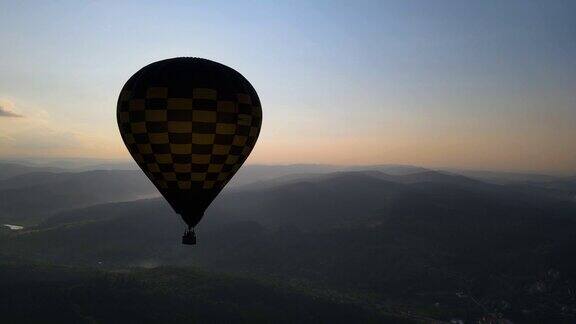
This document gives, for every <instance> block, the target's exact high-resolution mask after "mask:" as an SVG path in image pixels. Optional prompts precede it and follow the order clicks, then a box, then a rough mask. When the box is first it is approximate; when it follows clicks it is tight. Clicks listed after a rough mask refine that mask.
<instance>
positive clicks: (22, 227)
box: [4, 224, 24, 231]
mask: <svg viewBox="0 0 576 324" xmlns="http://www.w3.org/2000/svg"><path fill="white" fill-rule="evenodd" d="M4 226H6V227H8V228H9V229H11V230H13V231H19V230H22V229H24V226H20V225H10V224H4Z"/></svg>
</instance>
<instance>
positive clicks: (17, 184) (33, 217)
mask: <svg viewBox="0 0 576 324" xmlns="http://www.w3.org/2000/svg"><path fill="white" fill-rule="evenodd" d="M157 195H158V193H157V190H156V188H154V186H153V185H152V183H151V182H150V181H149V180H148V179H147V178H146V177H145V176H143V175H142V174H141V172H139V171H120V170H98V171H86V172H78V173H70V172H61V173H46V172H34V173H28V174H22V175H17V176H13V177H10V178H8V179H4V180H2V181H0V221H3V222H8V223H9V222H16V223H17V224H34V223H37V222H38V221H41V220H43V219H46V218H48V217H50V216H51V215H52V214H54V213H55V212H58V211H62V210H67V209H73V208H78V207H84V206H90V205H95V204H100V203H105V202H111V201H124V200H134V199H139V198H143V197H147V196H157Z"/></svg>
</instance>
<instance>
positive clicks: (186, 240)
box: [182, 231, 196, 245]
mask: <svg viewBox="0 0 576 324" xmlns="http://www.w3.org/2000/svg"><path fill="white" fill-rule="evenodd" d="M182 244H184V245H195V244H196V235H195V234H194V231H186V232H185V233H184V235H182Z"/></svg>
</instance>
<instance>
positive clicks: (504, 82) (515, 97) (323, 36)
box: [0, 0, 576, 173]
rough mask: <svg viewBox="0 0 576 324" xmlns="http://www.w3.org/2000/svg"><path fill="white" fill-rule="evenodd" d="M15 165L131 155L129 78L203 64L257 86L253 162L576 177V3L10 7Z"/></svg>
mask: <svg viewBox="0 0 576 324" xmlns="http://www.w3.org/2000/svg"><path fill="white" fill-rule="evenodd" d="M0 44H1V45H0V46H1V47H0V49H1V51H0V159H3V158H4V159H12V158H42V157H59V158H61V157H90V158H104V159H128V158H129V155H128V153H127V151H126V149H125V147H124V146H123V144H122V141H121V139H120V136H119V133H118V129H117V125H116V119H115V118H116V117H115V110H116V100H117V97H118V94H119V90H120V88H121V87H122V85H123V84H124V82H126V80H127V79H128V78H129V77H130V76H131V75H132V74H133V73H134V72H136V71H137V70H138V69H139V68H141V67H142V66H144V65H146V64H149V63H151V62H154V61H157V60H160V59H164V58H170V57H176V56H198V57H204V58H208V59H211V60H215V61H218V62H221V63H223V64H226V65H228V66H230V67H232V68H234V69H236V70H238V71H239V72H240V73H242V74H243V75H244V76H245V77H246V78H247V79H248V80H250V82H251V83H252V84H253V85H254V87H255V88H256V90H257V91H258V94H259V96H260V99H261V101H262V105H263V112H264V121H263V128H262V133H261V134H260V139H259V142H258V144H257V145H256V148H255V150H254V151H253V153H252V156H251V157H250V159H249V162H248V163H259V164H261V163H262V164H276V163H282V164H288V163H329V164H346V165H358V164H387V163H401V164H413V165H421V166H429V167H456V168H474V169H484V170H508V171H510V170H517V171H539V172H542V171H546V172H566V173H570V172H576V1H528V0H526V1H502V0H497V1H460V0H454V1H428V0H422V1H401V0H398V1H366V2H365V1H132V2H129V1H109V2H106V1H69V2H66V1H50V2H49V1H2V2H1V3H0Z"/></svg>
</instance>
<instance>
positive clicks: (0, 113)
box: [0, 106, 24, 118]
mask: <svg viewBox="0 0 576 324" xmlns="http://www.w3.org/2000/svg"><path fill="white" fill-rule="evenodd" d="M0 117H14V118H20V117H24V116H22V115H20V114H17V113H15V112H13V111H10V110H8V109H6V108H4V107H2V106H0Z"/></svg>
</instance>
